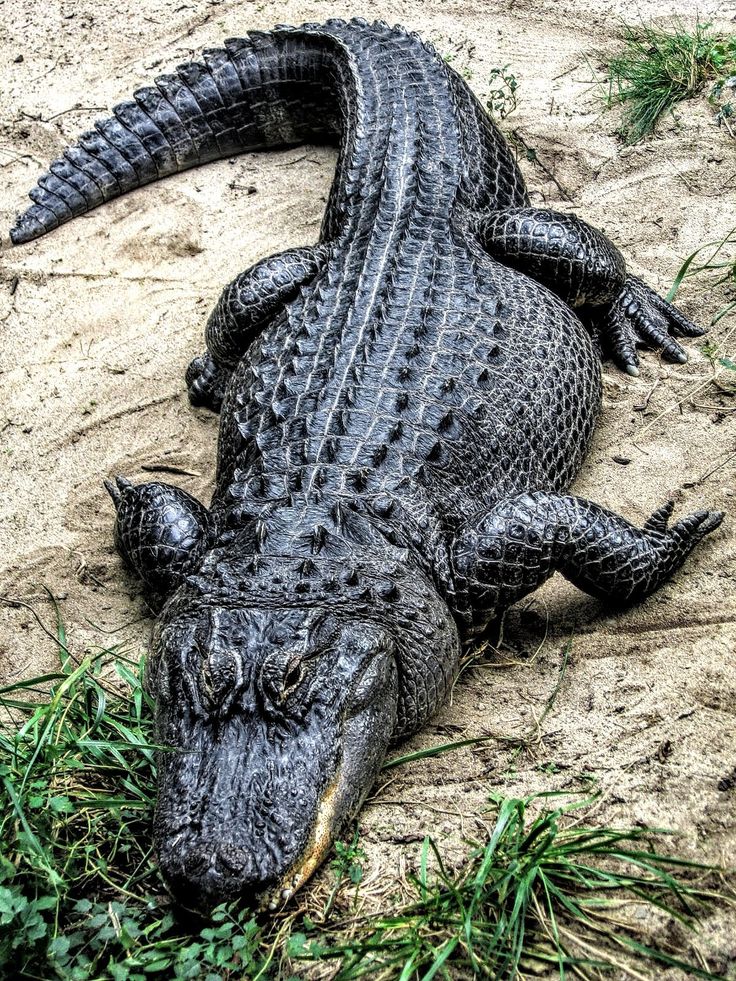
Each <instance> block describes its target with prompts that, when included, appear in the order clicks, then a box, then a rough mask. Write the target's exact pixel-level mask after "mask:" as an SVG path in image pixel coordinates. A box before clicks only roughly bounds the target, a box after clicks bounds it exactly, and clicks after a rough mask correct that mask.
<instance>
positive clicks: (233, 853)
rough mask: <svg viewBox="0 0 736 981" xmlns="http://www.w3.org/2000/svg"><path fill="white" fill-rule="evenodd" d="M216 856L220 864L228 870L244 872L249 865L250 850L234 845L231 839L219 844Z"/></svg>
mask: <svg viewBox="0 0 736 981" xmlns="http://www.w3.org/2000/svg"><path fill="white" fill-rule="evenodd" d="M217 857H218V860H219V862H220V864H221V865H224V866H225V869H226V870H228V871H230V872H245V871H246V870H247V869H248V868H249V867H250V865H251V857H250V852H248V851H246V850H245V848H240V847H239V846H238V845H234V844H233V843H232V842H231V841H227V842H225V843H224V844H222V845H220V846H219V848H218V849H217Z"/></svg>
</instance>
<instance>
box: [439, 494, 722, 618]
mask: <svg viewBox="0 0 736 981" xmlns="http://www.w3.org/2000/svg"><path fill="white" fill-rule="evenodd" d="M672 508H673V502H672V501H668V502H667V503H666V504H665V505H664V506H663V507H661V508H658V509H657V510H656V511H655V512H654V514H652V516H651V517H650V518H649V519H648V521H646V523H645V524H644V527H643V528H636V527H635V526H634V525H632V524H630V523H629V522H628V521H626V519H625V518H622V517H621V516H620V515H618V514H615V513H613V512H612V511H608V510H606V509H605V508H602V507H600V506H599V505H598V504H594V503H593V502H592V501H586V500H584V499H582V498H579V497H571V496H560V495H556V494H547V493H545V492H543V491H537V492H535V493H533V494H521V495H519V496H518V497H513V498H507V499H506V500H503V501H499V502H498V503H497V504H495V505H494V506H493V507H492V508H491V509H490V511H487V512H485V513H484V514H482V515H480V516H477V517H476V518H475V519H471V521H470V522H469V523H468V525H467V527H466V529H465V531H464V532H462V534H461V535H460V536H459V537H458V539H457V540H456V543H455V546H454V550H453V551H454V566H455V571H456V577H457V580H456V581H457V585H458V587H459V588H458V597H459V599H460V603H459V605H458V612H459V613H460V615H461V616H463V618H465V619H466V620H467V621H468V623H469V625H470V627H471V629H473V630H474V631H476V630H478V629H483V628H484V627H485V625H486V624H487V623H488V622H489V621H490V619H492V618H493V616H495V615H496V614H497V613H499V612H500V611H502V610H504V609H506V607H508V606H509V605H510V604H511V603H515V602H516V601H517V600H519V599H521V598H522V597H523V596H526V595H527V594H528V593H530V592H532V590H534V589H536V588H537V587H538V586H541V585H542V583H543V582H545V580H547V579H548V578H549V577H550V576H551V575H552V573H553V572H556V571H558V572H561V573H562V574H563V576H565V578H567V579H569V580H570V581H571V582H572V583H574V584H575V585H576V586H578V587H579V588H580V589H583V590H585V592H587V593H590V594H591V596H597V597H598V598H599V599H603V600H605V601H607V602H614V603H633V602H638V601H640V600H643V599H645V598H646V597H647V596H649V595H650V594H651V593H653V592H654V591H655V590H656V589H658V588H659V587H660V586H661V585H662V584H663V583H664V582H665V581H666V580H667V579H669V577H670V576H671V575H673V573H675V572H676V571H677V570H678V569H679V568H680V566H681V565H682V563H683V562H684V561H685V559H686V558H687V556H688V555H689V554H690V552H691V551H692V549H693V548H694V547H695V546H696V545H697V543H698V542H699V541H700V540H701V539H702V538H704V537H705V536H706V535H707V534H709V533H710V532H711V531H714V530H715V529H716V528H717V527H718V526H719V525H720V523H721V521H722V520H723V512H721V511H696V512H695V513H694V514H691V515H688V516H687V517H686V518H682V519H681V520H680V521H677V522H675V523H674V524H673V525H672V526H671V527H668V521H669V517H670V515H671V513H672Z"/></svg>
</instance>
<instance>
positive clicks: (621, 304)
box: [588, 276, 705, 377]
mask: <svg viewBox="0 0 736 981" xmlns="http://www.w3.org/2000/svg"><path fill="white" fill-rule="evenodd" d="M588 318H589V319H590V320H592V321H593V323H594V324H595V326H596V327H598V328H599V330H600V334H601V341H602V345H603V347H604V349H605V351H606V353H607V354H609V355H610V357H611V358H612V359H613V361H615V363H616V364H617V365H618V367H619V368H620V369H621V370H622V371H625V372H626V374H627V375H632V376H634V377H636V376H637V375H638V374H639V355H638V353H637V347H639V346H641V347H648V348H652V349H654V350H656V351H660V352H661V354H662V356H663V358H664V359H665V360H666V361H670V362H671V363H674V364H684V363H685V362H686V361H687V352H686V351H685V350H684V348H683V347H682V346H681V345H680V344H679V343H678V342H677V341H676V340H675V338H676V337H700V336H701V335H702V334H704V333H705V331H704V330H703V329H702V327H698V326H697V325H696V324H694V323H692V322H691V321H690V320H688V319H687V317H685V316H684V314H682V313H680V311H679V310H678V309H677V308H676V307H674V306H673V305H672V304H671V303H668V302H667V300H664V299H663V298H662V297H661V296H659V295H658V294H657V293H655V292H654V290H652V289H650V288H649V287H648V286H647V285H646V284H645V283H643V282H642V281H641V280H640V279H637V278H636V277H635V276H628V277H627V278H626V282H625V283H624V287H623V289H622V290H621V292H620V293H619V295H618V296H617V297H616V299H615V300H614V301H613V302H612V303H611V304H609V305H607V306H605V307H600V308H594V310H593V311H589V312H588Z"/></svg>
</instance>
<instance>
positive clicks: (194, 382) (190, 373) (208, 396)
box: [186, 352, 230, 412]
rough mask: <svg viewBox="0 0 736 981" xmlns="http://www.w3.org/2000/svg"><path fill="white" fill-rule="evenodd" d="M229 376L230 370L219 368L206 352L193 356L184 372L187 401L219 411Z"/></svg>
mask: <svg viewBox="0 0 736 981" xmlns="http://www.w3.org/2000/svg"><path fill="white" fill-rule="evenodd" d="M229 377H230V372H229V371H227V370H225V369H223V368H220V367H219V365H217V364H216V363H215V362H214V361H213V360H212V358H211V356H210V355H209V354H208V353H207V352H205V353H204V354H203V355H201V356H200V357H197V358H194V359H193V360H192V361H191V362H190V363H189V367H188V368H187V373H186V382H187V389H188V391H189V401H190V402H191V403H192V405H202V406H204V407H205V408H207V409H212V411H213V412H219V411H220V408H221V406H222V400H223V398H224V397H225V387H226V385H227V382H228V379H229Z"/></svg>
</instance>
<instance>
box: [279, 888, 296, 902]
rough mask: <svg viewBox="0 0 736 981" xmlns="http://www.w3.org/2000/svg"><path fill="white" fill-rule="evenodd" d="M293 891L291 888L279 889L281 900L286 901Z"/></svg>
mask: <svg viewBox="0 0 736 981" xmlns="http://www.w3.org/2000/svg"><path fill="white" fill-rule="evenodd" d="M293 892H294V890H293V889H282V890H281V898H282V899H283V901H284V902H286V900H287V899H290V898H291V894H292V893H293Z"/></svg>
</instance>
